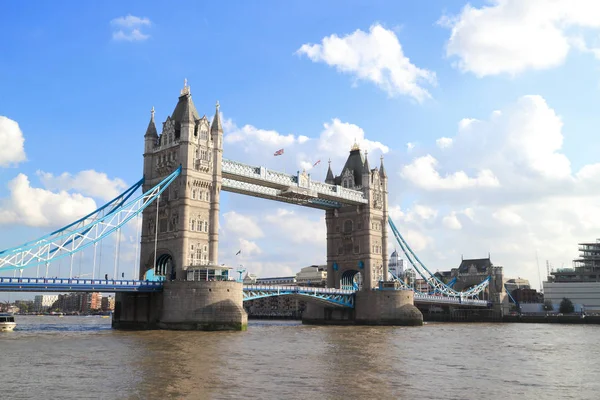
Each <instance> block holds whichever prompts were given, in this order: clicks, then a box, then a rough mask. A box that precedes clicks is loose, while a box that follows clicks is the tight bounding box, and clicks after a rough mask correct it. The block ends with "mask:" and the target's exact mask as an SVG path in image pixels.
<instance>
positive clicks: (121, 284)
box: [0, 277, 163, 292]
mask: <svg viewBox="0 0 600 400" xmlns="http://www.w3.org/2000/svg"><path fill="white" fill-rule="evenodd" d="M162 286H163V285H162V282H152V281H136V280H118V279H109V280H104V279H69V278H7V277H0V291H4V292H160V291H162V288H163V287H162Z"/></svg>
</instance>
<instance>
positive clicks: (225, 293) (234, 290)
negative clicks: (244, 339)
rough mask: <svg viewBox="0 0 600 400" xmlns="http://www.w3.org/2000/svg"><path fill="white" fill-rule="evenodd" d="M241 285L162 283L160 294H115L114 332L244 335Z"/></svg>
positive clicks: (236, 283) (222, 283) (186, 282)
mask: <svg viewBox="0 0 600 400" xmlns="http://www.w3.org/2000/svg"><path fill="white" fill-rule="evenodd" d="M242 301H243V292H242V284H241V283H239V282H234V281H224V282H221V281H219V282H210V281H198V282H194V281H172V282H165V286H164V290H163V292H162V293H117V297H116V302H115V312H114V314H113V322H112V326H113V328H116V329H140V330H141V329H172V330H199V331H222V330H230V331H244V330H246V328H247V325H248V315H247V314H246V311H245V310H244V308H243V306H242Z"/></svg>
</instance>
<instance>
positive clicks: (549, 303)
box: [544, 299, 554, 311]
mask: <svg viewBox="0 0 600 400" xmlns="http://www.w3.org/2000/svg"><path fill="white" fill-rule="evenodd" d="M552 310H554V306H553V305H552V300H550V299H548V300H545V301H544V311H552Z"/></svg>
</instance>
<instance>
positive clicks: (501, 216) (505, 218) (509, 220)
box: [492, 208, 523, 226]
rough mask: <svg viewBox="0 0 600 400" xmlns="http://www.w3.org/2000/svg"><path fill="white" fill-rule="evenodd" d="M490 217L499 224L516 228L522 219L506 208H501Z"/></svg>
mask: <svg viewBox="0 0 600 400" xmlns="http://www.w3.org/2000/svg"><path fill="white" fill-rule="evenodd" d="M492 217H494V218H495V219H497V220H498V222H500V223H501V224H505V225H511V226H517V225H520V224H521V223H522V222H523V218H521V217H520V216H519V214H517V213H516V212H514V211H511V210H510V209H508V208H501V209H500V210H498V211H496V212H494V213H492Z"/></svg>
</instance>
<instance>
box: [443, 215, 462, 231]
mask: <svg viewBox="0 0 600 400" xmlns="http://www.w3.org/2000/svg"><path fill="white" fill-rule="evenodd" d="M442 223H443V224H444V226H445V227H446V228H448V229H455V230H457V229H461V228H462V224H461V223H460V221H459V220H458V217H457V216H456V212H454V211H453V212H451V213H450V214H449V215H446V216H445V217H444V218H443V219H442Z"/></svg>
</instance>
